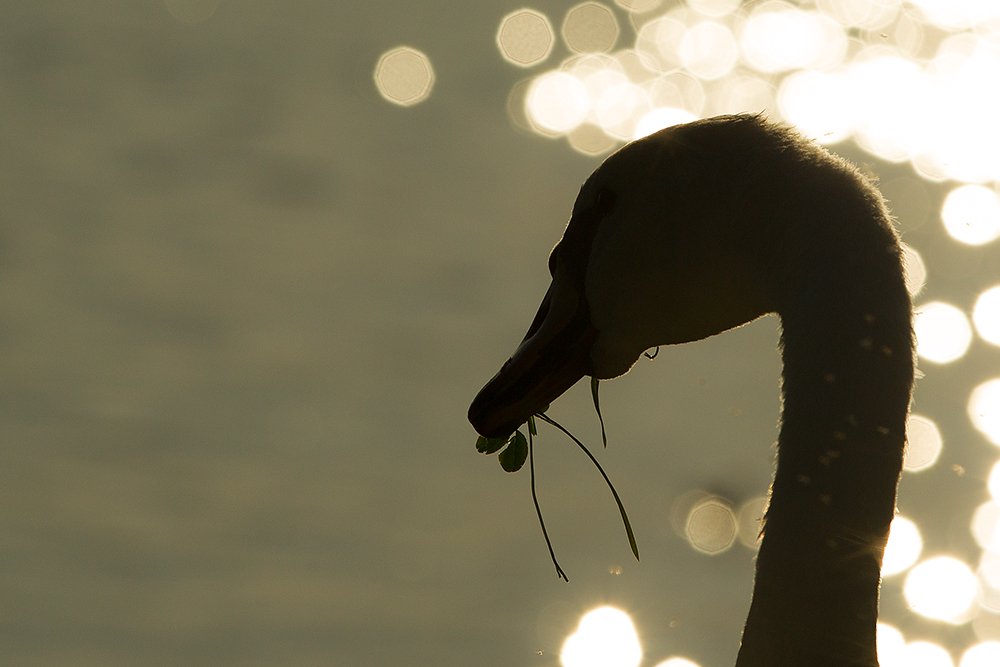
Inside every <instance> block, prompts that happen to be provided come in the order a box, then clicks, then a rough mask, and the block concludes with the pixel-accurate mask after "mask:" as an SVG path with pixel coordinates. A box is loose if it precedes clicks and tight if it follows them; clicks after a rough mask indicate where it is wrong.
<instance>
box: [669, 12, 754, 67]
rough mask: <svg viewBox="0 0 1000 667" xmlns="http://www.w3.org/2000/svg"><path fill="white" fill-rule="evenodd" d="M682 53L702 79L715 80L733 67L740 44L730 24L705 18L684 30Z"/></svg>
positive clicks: (682, 59) (687, 65)
mask: <svg viewBox="0 0 1000 667" xmlns="http://www.w3.org/2000/svg"><path fill="white" fill-rule="evenodd" d="M678 55H679V56H680V59H681V62H682V63H683V64H684V67H685V68H686V69H687V71H688V72H690V73H691V74H694V75H695V76H696V77H698V78H699V79H707V80H711V79H718V78H719V77H722V76H724V75H726V74H728V73H729V72H731V71H732V69H733V67H734V66H735V65H736V60H737V58H738V57H739V48H738V47H737V45H736V38H735V37H733V33H731V32H729V28H727V27H725V26H724V25H720V24H718V23H715V22H713V21H705V22H703V23H699V24H697V25H695V26H692V27H691V28H689V29H688V30H686V31H685V32H684V38H683V39H681V43H680V48H679V50H678Z"/></svg>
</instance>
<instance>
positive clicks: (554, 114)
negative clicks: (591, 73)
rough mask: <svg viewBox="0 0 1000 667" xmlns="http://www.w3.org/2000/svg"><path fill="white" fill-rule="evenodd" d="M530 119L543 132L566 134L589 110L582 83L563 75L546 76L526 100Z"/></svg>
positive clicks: (581, 120) (537, 81)
mask: <svg viewBox="0 0 1000 667" xmlns="http://www.w3.org/2000/svg"><path fill="white" fill-rule="evenodd" d="M525 108H526V109H527V112H528V118H530V119H531V120H532V121H533V122H534V123H535V124H536V125H537V126H538V127H540V128H542V129H543V130H544V131H546V132H549V133H553V134H559V133H563V132H569V131H570V130H572V129H573V128H575V127H576V126H577V125H579V124H580V123H582V122H583V121H584V119H586V117H587V112H588V111H589V110H590V98H589V96H588V95H587V88H586V87H585V86H584V85H583V82H582V81H580V80H579V79H578V78H576V77H575V76H573V75H571V74H567V73H565V72H549V73H548V74H545V75H543V76H541V77H539V78H537V79H535V81H534V83H532V85H531V89H530V90H529V91H528V96H527V98H526V100H525Z"/></svg>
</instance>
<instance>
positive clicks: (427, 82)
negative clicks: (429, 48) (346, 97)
mask: <svg viewBox="0 0 1000 667" xmlns="http://www.w3.org/2000/svg"><path fill="white" fill-rule="evenodd" d="M375 85H376V86H377V88H378V92H379V93H380V94H381V95H382V97H384V98H385V99H387V100H388V101H390V102H392V103H393V104H398V105H400V106H404V107H408V106H413V105H414V104H418V103H420V102H423V101H424V100H426V99H427V98H428V96H430V94H431V88H433V87H434V70H433V69H432V68H431V61H430V58H428V57H427V56H426V55H424V54H423V53H421V52H420V51H417V50H416V49H414V48H411V47H409V46H400V47H398V48H395V49H392V50H391V51H386V52H385V53H383V54H382V57H381V58H379V59H378V64H377V65H376V66H375Z"/></svg>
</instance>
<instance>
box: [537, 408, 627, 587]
mask: <svg viewBox="0 0 1000 667" xmlns="http://www.w3.org/2000/svg"><path fill="white" fill-rule="evenodd" d="M535 416H536V417H538V418H539V419H541V420H542V421H543V422H546V423H548V424H551V425H553V426H555V427H556V428H557V429H559V430H560V431H562V432H563V433H565V434H566V435H568V436H569V437H570V439H571V440H572V441H573V442H575V443H576V444H577V445H579V446H580V449H582V450H583V451H584V453H585V454H586V455H587V456H589V457H590V460H591V461H593V463H594V465H595V466H597V469H598V470H599V471H600V472H601V476H602V477H604V481H605V482H606V483H607V485H608V488H609V489H611V494H612V495H613V496H614V497H615V502H616V503H618V511H619V512H620V513H621V515H622V522H623V523H624V524H625V533H626V534H627V535H628V544H629V546H630V547H632V555H633V556H635V559H636V560H639V547H638V546H636V543H635V535H634V534H633V533H632V524H630V523H629V520H628V514H626V513H625V506H624V505H623V504H622V501H621V498H619V497H618V492H617V491H615V485H614V484H612V483H611V480H610V479H608V475H607V473H605V472H604V468H602V467H601V464H600V463H598V462H597V459H595V458H594V455H593V454H591V453H590V450H589V449H587V447H586V446H585V445H584V444H583V443H582V442H580V441H579V440H577V439H576V437H575V436H574V435H573V434H572V433H570V432H569V431H567V430H566V429H565V428H563V427H562V425H561V424H559V423H558V422H556V421H555V420H554V419H552V418H551V417H548V416H546V415H544V414H541V413H537V414H535ZM529 454H530V449H529ZM539 518H541V515H539ZM543 530H544V528H543ZM553 558H555V557H554V556H553ZM557 567H558V566H557Z"/></svg>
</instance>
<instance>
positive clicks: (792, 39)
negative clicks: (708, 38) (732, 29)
mask: <svg viewBox="0 0 1000 667" xmlns="http://www.w3.org/2000/svg"><path fill="white" fill-rule="evenodd" d="M740 45H741V46H742V47H743V57H744V58H745V59H746V61H747V64H749V65H750V66H751V67H752V68H753V69H755V70H757V71H759V72H783V71H786V70H792V69H804V68H807V69H817V70H821V69H830V68H832V67H834V66H836V65H839V64H840V63H841V61H842V60H843V59H844V54H845V53H846V52H847V37H846V36H845V35H844V31H843V28H841V26H840V25H838V24H837V23H836V22H835V21H833V20H832V19H830V18H828V17H826V16H823V15H822V14H817V13H816V12H805V11H800V10H798V9H794V8H792V7H791V6H789V5H786V4H784V3H781V2H768V3H764V4H763V5H761V6H760V7H759V8H757V9H755V10H754V11H753V13H752V14H751V15H750V18H749V20H748V21H747V23H746V26H745V27H744V28H743V32H742V34H741V35H740Z"/></svg>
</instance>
